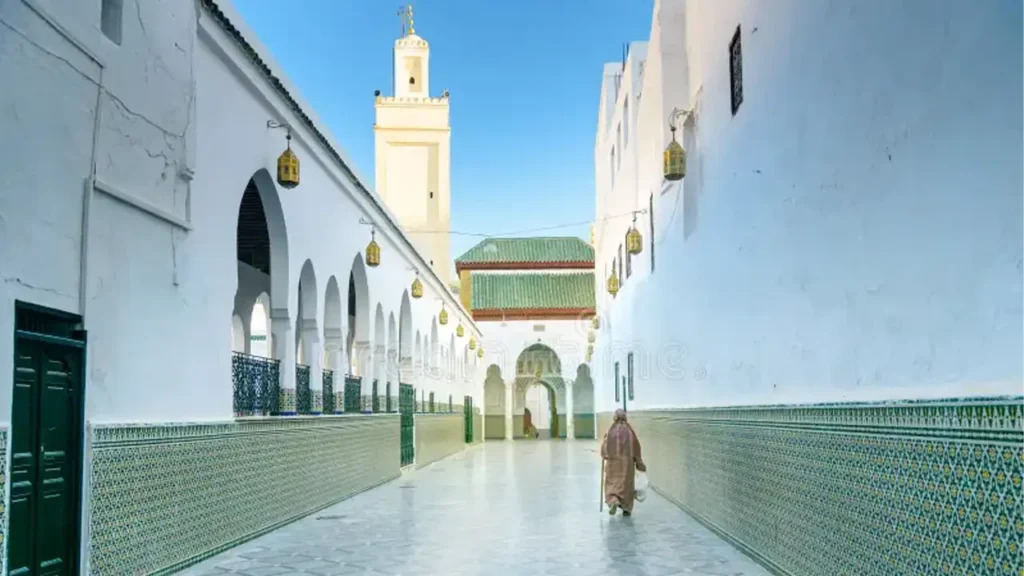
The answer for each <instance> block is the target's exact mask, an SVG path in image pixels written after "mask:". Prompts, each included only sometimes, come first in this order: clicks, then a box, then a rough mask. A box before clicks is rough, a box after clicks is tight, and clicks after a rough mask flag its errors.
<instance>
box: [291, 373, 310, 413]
mask: <svg viewBox="0 0 1024 576" xmlns="http://www.w3.org/2000/svg"><path fill="white" fill-rule="evenodd" d="M312 411H313V394H312V393H310V391H309V366H303V365H302V364H296V365H295V412H297V413H299V414H309V413H310V412H312Z"/></svg>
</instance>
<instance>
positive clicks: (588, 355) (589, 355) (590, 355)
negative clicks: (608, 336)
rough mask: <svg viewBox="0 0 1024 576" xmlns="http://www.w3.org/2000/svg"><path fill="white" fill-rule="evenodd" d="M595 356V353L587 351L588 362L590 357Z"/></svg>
mask: <svg viewBox="0 0 1024 576" xmlns="http://www.w3.org/2000/svg"><path fill="white" fill-rule="evenodd" d="M593 357H594V355H593V354H591V353H590V352H587V362H590V359H591V358H593Z"/></svg>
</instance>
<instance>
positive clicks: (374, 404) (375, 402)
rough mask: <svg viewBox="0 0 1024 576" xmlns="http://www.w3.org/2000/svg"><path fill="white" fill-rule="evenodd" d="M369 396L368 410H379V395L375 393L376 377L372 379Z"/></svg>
mask: <svg viewBox="0 0 1024 576" xmlns="http://www.w3.org/2000/svg"><path fill="white" fill-rule="evenodd" d="M371 394H372V395H371V396H370V410H371V411H372V412H373V413H374V414H376V413H377V412H380V396H378V395H377V379H376V378H374V380H373V389H372V392H371Z"/></svg>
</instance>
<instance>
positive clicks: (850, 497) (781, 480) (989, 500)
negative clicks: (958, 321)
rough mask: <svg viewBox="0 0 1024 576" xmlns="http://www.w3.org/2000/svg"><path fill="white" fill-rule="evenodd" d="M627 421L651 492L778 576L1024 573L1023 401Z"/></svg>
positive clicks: (771, 410)
mask: <svg viewBox="0 0 1024 576" xmlns="http://www.w3.org/2000/svg"><path fill="white" fill-rule="evenodd" d="M608 420H609V418H608V416H607V415H604V414H602V415H601V425H602V431H603V430H604V429H605V428H606V427H607V424H608ZM630 421H631V422H632V424H633V426H634V428H635V429H636V431H637V434H638V435H639V437H640V440H641V442H642V444H643V448H644V459H645V460H646V461H647V463H648V466H649V468H650V478H651V481H652V484H654V485H655V486H656V487H657V488H658V489H659V490H660V491H661V492H663V493H664V494H665V495H666V496H668V497H669V498H671V499H672V500H674V501H675V502H676V503H677V504H679V505H680V506H681V507H683V508H684V509H685V510H687V511H688V512H690V513H691V514H692V515H693V516H694V517H696V518H697V519H699V520H701V521H702V522H704V523H706V524H707V525H708V526H709V527H712V528H713V529H714V530H716V531H717V532H719V533H720V534H722V535H723V536H725V537H726V538H727V539H729V540H730V541H732V542H733V543H734V544H736V545H738V546H739V547H741V548H742V549H744V550H746V551H747V552H748V553H749V554H751V555H752V556H754V557H755V558H757V559H758V560H759V561H761V562H762V563H764V564H765V565H767V566H769V567H771V568H772V569H773V570H775V571H777V572H779V573H782V574H794V575H796V574H834V575H837V576H839V575H850V576H875V575H877V576H883V575H884V576H891V575H897V574H915V575H928V576H930V575H942V574H989V575H1006V576H1021V575H1022V574H1024V561H1022V558H1024V555H1022V551H1021V548H1022V546H1024V513H1022V507H1021V505H1022V500H1021V498H1022V497H1021V493H1022V476H1024V428H1022V426H1024V403H1022V399H1021V398H983V399H954V400H948V401H934V402H904V403H885V404H856V405H854V404H832V405H814V406H758V407H737V408H710V409H692V410H678V411H651V412H637V413H633V412H631V413H630Z"/></svg>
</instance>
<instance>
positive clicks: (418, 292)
mask: <svg viewBox="0 0 1024 576" xmlns="http://www.w3.org/2000/svg"><path fill="white" fill-rule="evenodd" d="M412 297H413V298H423V282H420V279H419V278H417V279H415V280H413V281H412Z"/></svg>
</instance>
